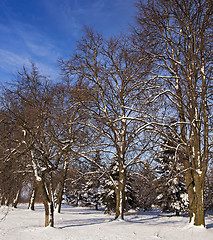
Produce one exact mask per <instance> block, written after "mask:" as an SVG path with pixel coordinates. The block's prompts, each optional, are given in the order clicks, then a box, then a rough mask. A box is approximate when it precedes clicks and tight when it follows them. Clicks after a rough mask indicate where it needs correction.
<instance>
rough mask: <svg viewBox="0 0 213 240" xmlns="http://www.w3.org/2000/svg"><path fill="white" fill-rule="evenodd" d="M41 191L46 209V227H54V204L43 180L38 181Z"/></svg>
mask: <svg viewBox="0 0 213 240" xmlns="http://www.w3.org/2000/svg"><path fill="white" fill-rule="evenodd" d="M37 184H38V187H39V190H40V192H41V196H42V200H43V204H44V209H45V227H48V226H50V227H53V226H54V204H53V201H52V199H50V198H49V196H48V193H47V190H46V188H45V185H44V182H43V181H42V180H40V181H37Z"/></svg>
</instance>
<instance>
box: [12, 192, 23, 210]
mask: <svg viewBox="0 0 213 240" xmlns="http://www.w3.org/2000/svg"><path fill="white" fill-rule="evenodd" d="M20 193H21V189H19V190H18V192H17V194H16V197H15V199H14V200H13V207H14V208H17V205H18V201H19V196H20Z"/></svg>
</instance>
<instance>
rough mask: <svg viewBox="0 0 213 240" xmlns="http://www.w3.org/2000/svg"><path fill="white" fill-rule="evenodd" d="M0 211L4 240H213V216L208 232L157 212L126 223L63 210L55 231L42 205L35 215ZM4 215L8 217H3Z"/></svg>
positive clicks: (135, 216)
mask: <svg viewBox="0 0 213 240" xmlns="http://www.w3.org/2000/svg"><path fill="white" fill-rule="evenodd" d="M7 211H8V208H5V207H1V208H0V239H1V240H14V239H17V240H52V239H56V240H82V239H85V240H91V239H92V240H108V239H110V240H120V239H122V240H135V239H138V240H139V239H140V240H152V239H168V240H176V239H180V240H190V239H193V240H202V239H205V240H212V239H213V216H207V217H206V224H207V229H205V228H201V227H193V226H191V225H190V224H189V223H188V218H186V217H165V216H159V215H158V214H156V213H154V212H152V213H151V212H149V213H144V214H141V215H139V214H136V213H132V214H128V215H127V216H126V217H125V221H113V216H110V215H105V214H104V213H103V212H101V211H95V210H92V209H88V208H80V207H79V208H74V207H69V206H63V208H62V214H58V213H56V214H55V227H54V228H50V227H47V228H45V227H44V211H43V207H42V205H37V206H36V211H30V210H27V207H26V205H20V206H18V208H17V209H12V208H9V211H8V213H7ZM5 213H7V215H6V216H5V217H4V215H5Z"/></svg>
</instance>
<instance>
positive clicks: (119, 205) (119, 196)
mask: <svg viewBox="0 0 213 240" xmlns="http://www.w3.org/2000/svg"><path fill="white" fill-rule="evenodd" d="M125 183H126V179H125V171H124V169H123V168H122V167H120V169H119V183H118V188H117V189H116V190H115V193H116V213H115V219H118V220H120V219H124V202H125Z"/></svg>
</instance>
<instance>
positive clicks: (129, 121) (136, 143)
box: [61, 29, 153, 219]
mask: <svg viewBox="0 0 213 240" xmlns="http://www.w3.org/2000/svg"><path fill="white" fill-rule="evenodd" d="M150 65H151V61H149V59H148V58H146V56H142V55H140V54H138V52H135V49H132V48H131V42H130V41H129V39H127V38H125V37H118V38H111V39H110V40H109V41H107V40H104V39H103V38H102V36H101V35H100V34H98V33H95V32H93V31H92V30H91V29H86V31H85V36H84V37H83V38H82V40H81V41H79V42H78V46H77V52H76V54H75V55H74V56H73V57H72V58H71V59H70V60H68V61H61V68H62V70H63V72H64V74H65V75H66V76H67V78H68V79H71V80H72V79H73V80H74V81H75V83H76V84H78V87H79V98H78V101H79V102H80V103H81V104H82V107H83V108H84V109H85V111H87V114H88V118H87V120H86V121H85V122H84V123H83V124H84V125H85V126H87V128H88V129H89V131H91V132H93V136H92V138H91V141H90V147H88V148H87V149H86V150H81V151H79V154H80V156H81V157H83V158H85V159H86V160H87V161H90V162H91V163H93V164H94V165H96V166H98V167H99V169H101V170H102V171H103V172H104V173H105V174H106V176H107V177H108V178H109V180H110V181H111V182H112V184H113V186H114V189H115V193H116V214H115V218H116V219H117V218H118V219H119V218H121V219H123V214H124V202H125V187H126V171H127V168H129V167H130V166H132V165H133V164H135V163H137V162H138V161H141V159H142V155H143V154H144V153H145V152H146V151H147V148H148V146H149V143H150V139H151V135H149V134H148V132H147V131H144V130H145V128H146V126H147V124H146V123H147V121H148V118H149V114H148V113H149V107H148V102H147V99H149V94H150V92H151V89H152V80H153V79H151V78H149V77H148V72H149V71H148V69H149V67H150ZM144 119H146V121H145V120H144ZM97 150H98V151H99V152H100V155H101V156H102V157H103V158H104V159H103V161H102V162H104V164H106V165H105V166H104V165H99V164H98V163H96V162H94V161H93V157H92V156H93V155H94V153H95V152H96V151H97ZM113 159H114V160H115V161H117V163H118V175H119V177H118V181H117V180H115V179H113V177H112V176H111V175H110V173H109V172H107V171H106V169H109V168H107V164H109V163H110V162H111V161H112V160H113Z"/></svg>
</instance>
